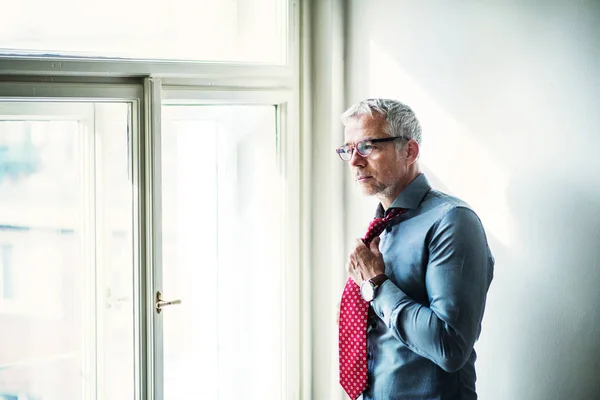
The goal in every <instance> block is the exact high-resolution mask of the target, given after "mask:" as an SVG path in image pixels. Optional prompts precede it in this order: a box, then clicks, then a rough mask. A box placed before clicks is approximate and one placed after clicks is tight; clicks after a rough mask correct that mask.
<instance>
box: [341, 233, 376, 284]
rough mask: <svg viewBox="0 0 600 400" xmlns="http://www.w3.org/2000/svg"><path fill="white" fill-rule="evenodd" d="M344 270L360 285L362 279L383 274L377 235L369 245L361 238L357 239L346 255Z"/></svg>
mask: <svg viewBox="0 0 600 400" xmlns="http://www.w3.org/2000/svg"><path fill="white" fill-rule="evenodd" d="M346 270H347V271H348V275H350V277H351V278H352V279H353V280H354V282H356V284H357V285H360V284H361V283H362V281H363V280H368V279H371V278H373V277H375V276H377V275H379V274H384V273H385V264H384V262H383V256H382V255H381V253H380V252H379V237H376V238H375V239H373V241H372V242H371V245H370V246H369V247H367V246H366V245H365V243H364V242H363V240H362V239H358V240H357V241H356V245H355V246H354V249H353V250H352V251H351V252H350V256H349V257H348V264H347V265H346Z"/></svg>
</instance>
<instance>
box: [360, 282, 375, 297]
mask: <svg viewBox="0 0 600 400" xmlns="http://www.w3.org/2000/svg"><path fill="white" fill-rule="evenodd" d="M360 295H361V297H362V298H363V299H364V300H365V301H371V300H373V297H374V296H375V289H374V288H373V284H372V283H371V282H369V281H363V282H362V283H361V284H360Z"/></svg>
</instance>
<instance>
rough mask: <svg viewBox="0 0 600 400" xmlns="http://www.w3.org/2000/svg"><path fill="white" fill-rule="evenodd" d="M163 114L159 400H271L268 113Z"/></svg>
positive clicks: (273, 176)
mask: <svg viewBox="0 0 600 400" xmlns="http://www.w3.org/2000/svg"><path fill="white" fill-rule="evenodd" d="M163 110H164V114H163V124H164V127H163V131H162V163H163V165H162V193H163V195H162V210H163V230H162V234H163V263H162V265H163V288H164V292H165V294H168V296H167V297H173V298H181V299H182V304H181V305H180V306H176V307H172V308H167V309H165V311H164V312H163V313H161V315H163V318H164V320H163V326H164V373H165V378H164V379H165V382H164V391H165V393H164V398H165V399H171V400H177V399H182V400H183V399H191V398H210V399H217V398H218V399H222V400H229V399H231V400H234V399H257V400H258V399H260V400H264V399H273V400H279V399H281V398H283V395H282V376H283V374H284V371H282V368H283V364H282V358H283V354H284V350H283V346H284V342H283V339H282V326H283V317H282V313H283V310H282V279H283V270H282V269H283V266H282V263H281V256H282V250H281V247H282V240H281V226H282V218H281V202H280V194H281V180H280V175H279V170H278V167H277V152H276V148H277V146H276V144H277V141H276V137H277V135H276V125H275V122H276V118H275V107H271V106H236V107H233V106H218V107H217V106H210V107H176V106H172V107H169V106H166V107H164V108H163Z"/></svg>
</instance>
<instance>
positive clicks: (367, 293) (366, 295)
mask: <svg viewBox="0 0 600 400" xmlns="http://www.w3.org/2000/svg"><path fill="white" fill-rule="evenodd" d="M387 280H388V277H387V275H386V274H379V275H376V276H374V277H372V278H371V279H369V280H364V281H362V283H361V284H360V295H361V297H362V298H363V299H364V300H365V301H372V300H373V299H374V298H375V291H376V290H377V288H378V287H379V286H381V285H382V284H383V282H385V281H387Z"/></svg>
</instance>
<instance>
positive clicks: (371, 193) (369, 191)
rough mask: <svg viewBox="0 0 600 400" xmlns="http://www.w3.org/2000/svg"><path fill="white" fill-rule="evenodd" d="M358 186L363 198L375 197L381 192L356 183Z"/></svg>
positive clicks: (379, 189) (367, 185) (372, 186)
mask: <svg viewBox="0 0 600 400" xmlns="http://www.w3.org/2000/svg"><path fill="white" fill-rule="evenodd" d="M358 186H359V187H360V190H361V191H362V192H363V194H364V195H365V196H376V195H377V194H379V193H381V191H382V189H381V188H379V187H377V186H374V185H369V184H366V183H358Z"/></svg>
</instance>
